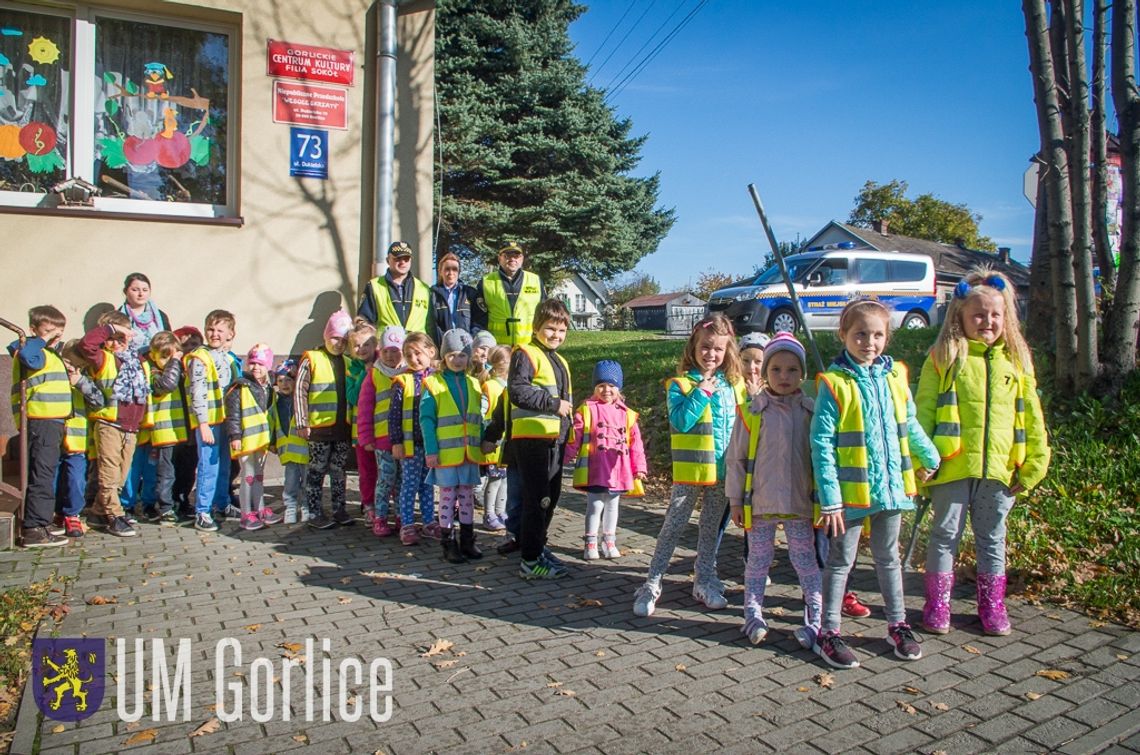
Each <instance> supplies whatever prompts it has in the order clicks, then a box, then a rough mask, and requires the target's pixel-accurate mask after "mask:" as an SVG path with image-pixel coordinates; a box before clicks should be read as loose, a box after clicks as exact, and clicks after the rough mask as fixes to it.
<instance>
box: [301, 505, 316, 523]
mask: <svg viewBox="0 0 1140 755" xmlns="http://www.w3.org/2000/svg"><path fill="white" fill-rule="evenodd" d="M312 518H313V514H312V512H310V511H309V507H308V506H304V507H302V508H301V515H300V517H299V519H300V520H301V521H302V522H308V521H309V520H310V519H312Z"/></svg>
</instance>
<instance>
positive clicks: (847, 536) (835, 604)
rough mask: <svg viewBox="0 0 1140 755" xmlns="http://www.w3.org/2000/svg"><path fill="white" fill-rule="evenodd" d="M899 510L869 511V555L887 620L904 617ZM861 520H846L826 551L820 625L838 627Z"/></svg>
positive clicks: (857, 549) (856, 548) (894, 620)
mask: <svg viewBox="0 0 1140 755" xmlns="http://www.w3.org/2000/svg"><path fill="white" fill-rule="evenodd" d="M901 523H902V512H901V511H880V512H879V513H877V514H872V515H871V538H870V539H871V555H872V557H873V558H874V561H875V574H876V576H878V578H879V592H880V593H882V595H883V603H884V609H885V612H886V614H887V624H888V625H889V624H897V623H899V622H900V621H906V606H905V605H904V604H903V584H902V564H901V563H900V561H899V526H900V525H901ZM861 524H862V522H861V521H860V520H855V521H852V522H847V531H846V532H844V533H843V534H842V535H836V536H835V537H833V538H831V543H830V551H829V553H828V554H827V568H826V569H824V570H823V629H824V631H834V632H838V631H839V622H840V618H839V616H840V614H839V612H840V609H841V608H842V605H843V595H844V593H845V592H846V591H847V575H848V574H849V573H850V572H851V567H853V566H854V565H855V559H856V557H857V556H858V554H859V536H860V535H861V534H862V531H863V528H862V527H861V526H860V525H861Z"/></svg>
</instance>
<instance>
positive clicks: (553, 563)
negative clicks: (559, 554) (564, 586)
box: [538, 551, 570, 577]
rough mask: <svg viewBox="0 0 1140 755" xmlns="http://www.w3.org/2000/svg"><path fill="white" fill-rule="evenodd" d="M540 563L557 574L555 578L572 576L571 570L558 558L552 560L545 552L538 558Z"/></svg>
mask: <svg viewBox="0 0 1140 755" xmlns="http://www.w3.org/2000/svg"><path fill="white" fill-rule="evenodd" d="M538 562H539V563H540V564H543V565H544V566H546V567H548V568H549V569H550V570H551V571H553V572H555V576H558V577H565V576H568V575H569V574H570V570H569V569H567V568H566V564H564V563H562V562H561V561H559V560H558V559H556V558H551V557H550V556H549V555H547V553H546V552H545V551H544V552H543V553H542V555H540V556H539V557H538Z"/></svg>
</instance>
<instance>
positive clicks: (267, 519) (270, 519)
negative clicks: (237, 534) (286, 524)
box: [257, 506, 285, 524]
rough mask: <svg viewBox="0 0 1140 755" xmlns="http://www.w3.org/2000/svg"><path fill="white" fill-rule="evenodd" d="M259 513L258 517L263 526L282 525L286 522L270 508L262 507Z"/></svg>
mask: <svg viewBox="0 0 1140 755" xmlns="http://www.w3.org/2000/svg"><path fill="white" fill-rule="evenodd" d="M257 513H258V516H260V517H261V523H262V524H281V522H283V521H285V519H284V517H282V516H281V515H280V514H278V513H277V512H276V511H274V510H273V509H271V508H269V507H268V506H262V507H261V510H260V511H258V512H257Z"/></svg>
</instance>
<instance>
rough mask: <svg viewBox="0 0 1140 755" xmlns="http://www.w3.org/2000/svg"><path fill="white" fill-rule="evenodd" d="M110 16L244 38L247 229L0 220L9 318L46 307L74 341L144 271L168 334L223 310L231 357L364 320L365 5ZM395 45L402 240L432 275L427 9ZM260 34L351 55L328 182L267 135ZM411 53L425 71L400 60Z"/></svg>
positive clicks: (145, 6)
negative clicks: (194, 24)
mask: <svg viewBox="0 0 1140 755" xmlns="http://www.w3.org/2000/svg"><path fill="white" fill-rule="evenodd" d="M114 7H116V8H123V9H127V10H131V9H135V10H138V11H150V12H153V13H161V14H163V15H164V16H175V17H178V16H186V17H187V18H201V19H204V20H213V21H222V22H227V23H233V24H235V25H236V26H237V27H238V28H240V30H241V33H240V38H239V39H238V40H237V41H238V42H239V44H238V45H235V47H239V48H240V49H234V50H231V56H238V55H240V56H241V65H240V92H239V105H238V106H237V111H236V112H232V113H231V119H230V122H231V125H237V124H240V125H239V128H238V129H237V131H238V134H237V136H238V141H239V142H240V149H239V155H240V182H239V189H238V190H239V201H238V211H239V213H240V215H241V216H242V218H243V219H244V224H243V225H242V226H241V227H240V228H234V227H226V226H214V225H206V224H192V223H183V222H156V221H152V220H124V219H111V218H99V217H96V216H82V215H81V216H79V217H76V214H77V213H76V212H75V211H71V212H67V216H66V217H61V216H59V214H58V213H54V214H53V213H52V212H50V211H44V212H42V213H39V214H15V213H5V212H4V211H3V210H2V209H0V228H2V229H3V235H4V237H5V243H3V244H2V245H0V268H2V270H3V273H2V277H0V316H2V317H5V318H7V319H10V320H13V321H15V322H17V323H21V324H22V323H24V322H25V321H26V310H27V309H28V308H29V307H30V306H33V305H36V304H42V303H52V304H55V305H56V306H58V307H59V308H60V309H62V310H63V311H64V313H65V314H66V315H67V317H68V328H67V335H68V336H69V337H71V336H78V335H81V333H82V328H83V320H84V317H85V315H86V314H88V313H89V311H90V309H91V308H92V307H93V306H94V305H97V304H99V303H104V302H105V303H110V304H113V305H115V306H118V305H119V304H121V303H122V294H121V289H122V281H123V278H124V277H125V276H126V275H127V274H128V273H130V272H133V271H136V270H137V271H141V272H144V273H146V274H147V275H148V276H149V277H150V279H151V282H152V284H153V300H154V301H155V303H156V304H158V305H159V306H160V307H161V308H162V309H164V310H165V311H166V312H167V313H168V314H169V315H170V318H171V321H172V325H173V326H174V327H178V326H180V325H185V324H193V325H197V326H199V327H201V324H202V321H203V318H204V316H205V314H206V313H207V312H208V311H209V310H211V309H214V308H225V309H229V310H231V311H232V312H233V313H234V314H235V315H236V318H237V338H236V341H235V343H234V348H235V350H237V351H244V350H246V349H248V347H249V346H250V345H251V344H253V343H254V342H255V341H264V342H267V343H269V345H270V346H271V347H272V348H273V349H274V351H276V352H278V353H288V352H291V351H296V350H298V349H301V348H307V347H309V346H311V345H315V344H316V343H319V341H320V332H321V328H322V327H323V325H324V320H325V319H326V318H327V316H328V314H329V313H330V312H332V311H333V310H335V309H336V308H337V307H338V306H342V305H344V306H346V307H347V308H348V309H349V310H350V311H355V306H356V303H357V301H358V299H359V296H358V291H359V286H360V283H361V281H362V280H365V279H367V277H368V275H369V273H370V270H369V265H370V263H371V257H372V249H371V244H372V235H371V224H370V222H368V216H369V215H370V213H371V209H370V208H371V202H372V196H373V192H372V182H373V175H374V171H373V170H372V165H373V164H374V162H375V160H374V157H373V156H372V154H371V152H370V149H371V144H372V143H373V139H372V138H371V136H370V135H369V131H370V130H372V129H374V128H375V125H374V124H375V116H374V113H375V99H374V96H373V94H372V91H370V90H371V88H372V86H373V85H374V81H375V77H374V75H373V73H372V72H371V71H370V70H369V68H370V67H372V66H374V65H375V60H376V58H375V39H374V35H373V36H372V37H370V36H369V31H370V29H372V28H374V24H370V22H369V19H370V17H372V16H374V15H375V14H374V13H373V12H371V10H370V3H369V2H367V1H366V0H202V1H201V2H196V3H190V2H162V3H155V2H146V3H140V2H131V1H130V0H128V1H127V2H124V3H116V4H115V6H114ZM156 8H157V9H159V10H157V11H156V10H155V9H156ZM399 33H400V34H401V35H406V41H402V44H401V48H400V60H399V61H398V63H397V65H398V67H399V70H400V80H399V85H398V86H399V89H398V98H399V109H398V113H397V118H398V124H399V125H398V132H397V145H398V146H397V149H398V153H399V163H398V184H397V189H398V204H397V208H396V211H395V222H396V229H395V235H396V236H397V237H402V238H406V239H407V240H408V241H409V242H412V243H413V244H414V245H415V247H416V249H417V252H418V251H419V250H421V249H422V250H424V251H425V252H426V255H425V256H426V257H427V258H428V260H429V261H428V263H427V264H428V265H429V266H430V248H431V223H432V188H431V177H432V165H431V145H432V130H431V123H432V122H433V120H434V112H433V109H432V101H433V95H432V77H433V65H432V57H433V50H434V11H433V4H432V3H430V2H429V3H417V4H415V5H413V6H410V7H408V8H405V13H404V14H403V15H402V17H401V20H400V25H399ZM267 38H274V39H282V40H287V41H290V42H298V43H307V44H312V45H320V46H326V47H334V48H339V49H348V50H355V51H356V64H357V71H356V81H355V85H354V86H353V87H351V88H349V90H348V97H349V129H348V130H347V131H330V142H331V145H330V146H331V148H332V152H331V156H330V160H329V175H330V177H329V180H327V181H321V180H316V179H293V178H290V177H289V126H287V125H284V124H275V123H273V119H272V114H271V109H270V107H271V102H270V100H271V95H270V92H271V87H272V82H273V79H271V78H270V77H268V76H266V74H265V59H266V51H265V43H266V39H267ZM406 53H414V54H415V55H417V56H419V59H418V60H409V59H406V58H405V57H404V56H405V54H406ZM231 85H232V84H231ZM409 88H414V89H415V91H411V90H410V89H409ZM237 114H240V120H239V119H238V118H237V117H236V115H237ZM362 217H363V218H364V221H365V222H363V223H362ZM12 239H18V240H19V243H12V242H11V240H12ZM429 279H433V278H429ZM310 321H313V322H310ZM307 323H309V324H308V326H306V324H307Z"/></svg>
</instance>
